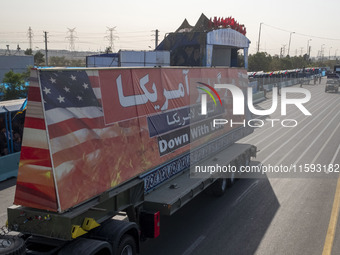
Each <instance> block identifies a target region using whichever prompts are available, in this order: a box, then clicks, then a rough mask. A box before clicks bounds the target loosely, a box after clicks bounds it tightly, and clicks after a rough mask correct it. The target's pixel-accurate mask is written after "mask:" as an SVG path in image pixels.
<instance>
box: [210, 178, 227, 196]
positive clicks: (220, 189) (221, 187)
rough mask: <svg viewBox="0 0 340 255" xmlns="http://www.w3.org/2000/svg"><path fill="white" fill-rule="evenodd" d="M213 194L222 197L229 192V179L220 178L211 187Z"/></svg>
mask: <svg viewBox="0 0 340 255" xmlns="http://www.w3.org/2000/svg"><path fill="white" fill-rule="evenodd" d="M211 190H212V193H213V195H214V196H215V197H220V196H222V195H223V194H224V193H225V191H226V190H227V179H225V178H220V179H218V180H216V181H215V182H214V183H213V184H212V187H211Z"/></svg>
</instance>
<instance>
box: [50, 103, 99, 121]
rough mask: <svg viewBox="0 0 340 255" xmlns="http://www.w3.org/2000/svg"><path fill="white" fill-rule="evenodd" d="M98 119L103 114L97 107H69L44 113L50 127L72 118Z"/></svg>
mask: <svg viewBox="0 0 340 255" xmlns="http://www.w3.org/2000/svg"><path fill="white" fill-rule="evenodd" d="M98 117H103V112H102V111H101V110H100V108H99V107H95V106H89V107H80V108H76V107H70V108H66V109H64V108H53V109H51V110H48V111H46V122H47V125H52V124H56V123H59V122H61V121H65V120H68V119H72V118H77V119H81V118H84V119H94V118H98Z"/></svg>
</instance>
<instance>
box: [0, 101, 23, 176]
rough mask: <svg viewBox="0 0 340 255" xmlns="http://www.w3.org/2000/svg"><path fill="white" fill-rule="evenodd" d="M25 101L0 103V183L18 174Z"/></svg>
mask: <svg viewBox="0 0 340 255" xmlns="http://www.w3.org/2000/svg"><path fill="white" fill-rule="evenodd" d="M25 108H26V99H17V100H9V101H2V102H0V155H1V156H0V181H3V180H6V179H8V178H11V177H16V176H17V174H18V166H19V160H20V149H21V138H22V130H23V123H24V119H25V110H26V109H25Z"/></svg>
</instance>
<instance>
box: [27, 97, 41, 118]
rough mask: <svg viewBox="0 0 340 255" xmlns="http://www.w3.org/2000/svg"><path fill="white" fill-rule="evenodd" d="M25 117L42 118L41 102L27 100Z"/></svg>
mask: <svg viewBox="0 0 340 255" xmlns="http://www.w3.org/2000/svg"><path fill="white" fill-rule="evenodd" d="M26 117H31V118H39V119H43V118H44V114H43V109H42V105H41V102H34V101H28V102H27V112H26Z"/></svg>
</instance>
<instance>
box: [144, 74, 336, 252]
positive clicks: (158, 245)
mask: <svg viewBox="0 0 340 255" xmlns="http://www.w3.org/2000/svg"><path fill="white" fill-rule="evenodd" d="M295 87H298V86H295ZM303 88H306V89H308V90H309V91H310V92H311V100H310V101H309V102H308V103H306V104H304V106H305V107H306V109H307V110H308V111H309V112H310V113H311V114H312V115H311V116H305V115H304V114H303V113H302V112H301V111H300V110H299V109H297V107H295V106H293V105H289V106H287V115H286V116H281V114H280V108H281V107H278V109H277V111H275V112H274V113H273V114H271V115H270V116H266V117H267V119H280V120H281V121H282V120H284V119H294V120H296V121H297V123H298V124H297V126H296V127H294V128H286V127H282V125H281V123H280V122H279V121H275V122H274V127H272V122H268V121H267V122H265V125H264V126H263V127H260V128H257V129H256V130H255V132H254V133H253V134H252V135H250V136H248V137H246V138H244V139H243V140H242V141H241V142H244V143H250V144H254V145H256V146H257V147H258V149H259V150H260V151H259V152H258V155H257V158H256V159H255V160H254V162H253V164H255V165H258V164H260V163H262V165H263V166H269V165H272V166H282V167H284V166H286V167H291V165H293V166H295V167H297V172H298V170H299V167H301V169H302V170H303V171H305V170H306V171H307V170H308V169H307V168H308V167H311V166H322V167H323V166H325V165H327V166H329V164H340V152H339V150H340V93H337V94H336V93H325V92H324V88H325V79H323V80H322V84H320V85H315V86H314V85H304V86H303ZM301 96H302V95H301V94H300V93H298V94H296V93H293V94H289V95H288V96H287V97H288V98H301ZM268 97H269V98H268V100H266V101H264V102H261V103H259V104H258V107H257V108H259V109H269V108H270V106H271V104H272V100H271V99H272V95H270V94H269V95H268ZM280 99H281V96H279V102H280ZM262 119H263V120H265V119H264V118H262ZM290 123H291V124H289V122H284V124H287V125H288V124H289V125H293V124H294V122H290ZM292 123H293V124H292ZM305 164H309V165H305ZM318 164H320V165H318ZM305 166H306V168H304V167H305ZM337 181H338V173H335V174H326V173H320V174H319V175H317V176H314V175H313V174H312V173H310V172H308V173H302V174H301V173H284V174H277V173H267V174H264V175H263V176H262V178H257V179H240V180H239V181H238V182H236V184H235V185H234V186H233V187H232V188H231V189H229V190H228V191H227V193H226V194H225V195H224V196H223V197H220V198H214V197H212V196H210V195H207V194H202V195H200V196H199V197H197V198H196V199H195V200H194V201H192V203H190V204H188V205H186V207H185V208H183V209H182V210H180V211H179V212H178V213H176V214H174V215H173V216H171V217H163V218H161V236H160V237H159V238H158V239H155V240H148V241H147V242H146V243H144V244H143V247H142V248H143V252H144V254H150V255H153V254H164V255H166V254H169V255H172V254H185V255H188V254H195V255H206V254H228V255H233V254H242V255H243V254H264V255H266V254H268V255H269V254H270V255H272V254H297V255H302V254H306V255H311V254H323V251H324V250H325V251H326V250H327V249H331V251H332V253H331V254H340V222H339V221H336V219H337V217H336V216H338V214H339V211H337V210H336V208H338V207H339V206H333V204H334V201H338V200H336V199H335V198H339V195H337V196H335V193H336V189H337ZM339 186H340V185H339ZM338 189H340V188H338ZM338 193H339V192H338ZM335 204H336V203H335ZM333 207H334V208H335V209H333ZM334 219H335V220H334ZM329 229H330V230H329ZM332 230H334V231H333V232H332ZM327 233H329V234H328V235H327ZM326 237H327V240H326ZM324 254H327V253H324Z"/></svg>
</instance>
